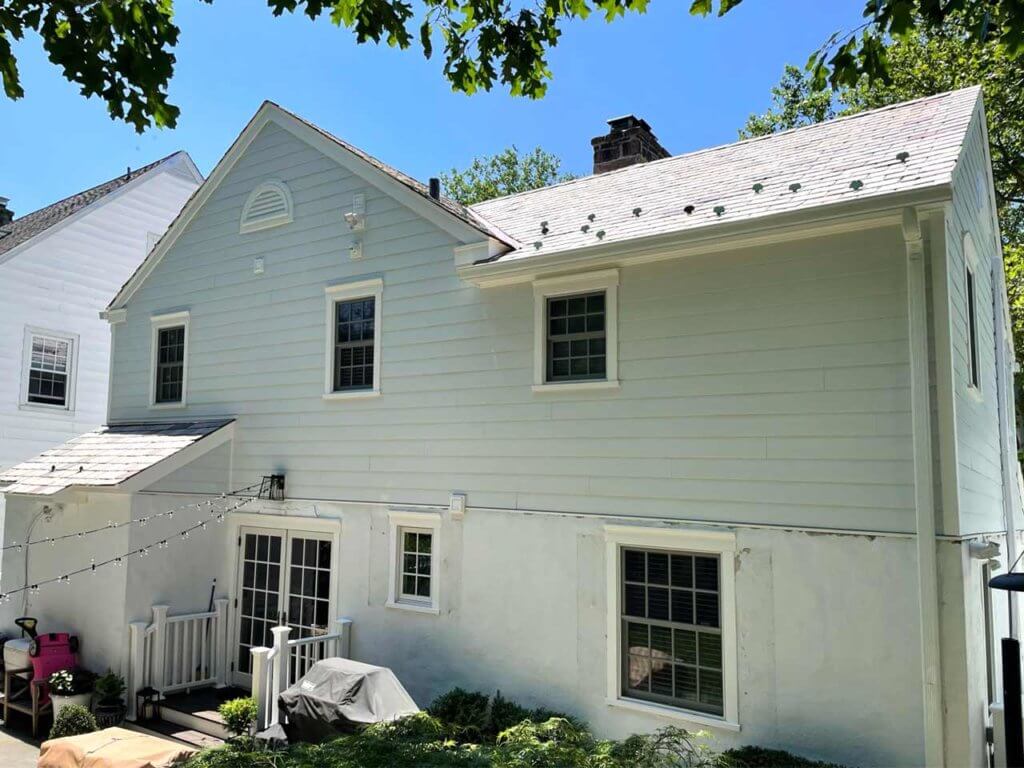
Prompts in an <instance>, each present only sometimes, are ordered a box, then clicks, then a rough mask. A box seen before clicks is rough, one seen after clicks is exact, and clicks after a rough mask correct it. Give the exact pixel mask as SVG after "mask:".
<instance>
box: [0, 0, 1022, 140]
mask: <svg viewBox="0 0 1024 768" xmlns="http://www.w3.org/2000/svg"><path fill="white" fill-rule="evenodd" d="M201 1H202V2H207V3H209V2H213V0H201ZM649 2H650V0H537V2H535V3H512V2H511V1H510V0H422V2H417V3H414V2H412V0H266V3H267V6H268V8H269V9H270V11H271V12H272V13H273V14H274V15H275V16H280V15H282V14H285V13H301V14H304V15H305V16H308V17H309V18H310V19H314V20H316V19H319V18H321V17H322V16H326V17H328V18H329V19H330V21H331V22H333V23H334V24H335V25H337V26H339V27H344V28H346V29H348V30H350V31H351V32H352V33H353V35H354V36H355V39H356V41H357V42H358V43H367V42H374V43H381V42H384V43H387V44H388V45H390V46H394V47H397V48H402V49H405V48H410V47H412V46H415V45H418V46H419V47H420V48H421V49H422V52H423V54H424V56H426V57H427V58H431V56H432V55H433V53H434V45H435V42H440V43H441V44H442V47H443V57H444V64H443V72H444V77H445V78H446V79H447V80H448V81H449V82H450V83H451V86H452V88H453V89H454V90H456V91H461V92H463V93H473V92H475V91H477V90H490V89H491V88H492V87H493V86H494V85H495V84H498V83H500V84H502V85H505V86H507V87H508V89H509V91H510V92H511V93H512V94H513V95H522V96H528V97H531V98H539V97H542V96H543V95H544V93H545V91H546V90H547V84H548V81H549V80H550V79H551V77H552V72H551V70H550V68H549V66H548V53H549V52H550V50H551V49H552V48H554V47H555V46H556V45H557V44H558V41H559V39H560V37H561V34H562V27H563V26H564V25H565V24H566V23H567V22H569V21H572V20H575V19H586V18H587V17H589V16H590V15H591V14H597V15H600V16H602V17H603V18H604V19H605V20H606V21H609V22H610V21H614V20H615V19H617V18H619V17H621V16H624V15H625V14H627V13H643V12H644V11H645V10H646V9H647V5H648V3H649ZM741 2H742V0H690V2H689V10H690V13H691V14H693V15H695V16H708V15H712V14H716V15H718V16H723V15H725V14H727V13H729V12H731V11H734V10H735V9H736V8H737V7H739V6H740V4H741ZM759 2H762V3H770V2H773V0H759ZM862 2H863V3H864V22H863V24H861V25H860V26H858V27H857V28H856V29H852V30H843V31H840V32H836V33H835V34H833V35H832V36H831V37H829V39H828V40H825V41H824V42H823V44H822V45H821V47H820V48H819V49H817V50H816V51H815V52H814V53H813V54H812V55H811V58H810V60H809V65H810V69H811V73H812V75H811V80H812V82H813V83H814V85H815V87H816V88H818V89H820V88H822V87H824V86H825V84H826V83H828V84H829V85H830V86H831V87H833V88H840V87H850V86H853V85H854V84H855V83H857V82H858V81H859V80H860V79H861V78H862V77H867V78H868V79H869V80H871V81H872V82H874V81H880V82H889V80H890V71H891V62H890V56H889V54H890V48H889V46H888V45H887V41H888V40H890V39H895V40H904V39H909V38H912V37H914V36H915V35H918V34H920V33H922V32H924V33H926V34H933V33H935V32H936V31H938V30H941V29H943V28H944V27H945V26H946V25H947V24H948V22H949V20H950V18H951V16H956V15H958V14H959V15H962V16H965V17H967V18H970V19H971V23H970V24H969V25H967V26H965V27H964V28H963V35H964V42H965V44H966V45H967V46H969V47H982V46H985V45H988V44H992V43H994V44H997V45H998V46H999V47H1000V49H1001V50H1002V51H1003V52H1004V55H1005V56H1008V57H1010V58H1014V59H1016V58H1017V57H1019V56H1021V55H1022V54H1024V3H1022V2H1021V0H862ZM749 4H750V0H748V5H749ZM792 21H793V23H799V19H793V20H792ZM30 31H31V32H35V33H37V34H38V36H39V38H40V39H41V42H42V46H43V49H44V50H45V51H46V53H47V54H48V56H49V57H50V60H51V61H52V62H53V63H54V64H56V65H57V66H58V67H60V68H61V69H62V70H63V73H64V76H65V77H66V78H67V79H68V80H69V81H71V82H72V83H75V84H77V85H79V86H80V88H81V92H82V94H83V95H85V96H97V97H99V98H101V99H103V100H104V101H105V102H106V103H107V108H108V111H109V112H110V115H111V116H112V117H114V118H117V119H121V120H125V121H127V122H128V123H130V124H131V125H133V126H135V128H136V130H138V131H142V130H144V129H145V128H146V127H148V126H149V125H151V124H156V125H158V126H171V127H173V126H174V124H175V122H176V120H177V117H178V108H177V107H175V106H173V105H172V104H170V103H169V102H168V101H167V86H168V84H169V83H170V79H171V76H172V74H173V72H174V63H175V57H174V53H173V50H174V47H175V45H176V44H177V42H178V35H179V30H178V27H177V26H176V25H175V24H174V0H90V1H89V2H82V3H74V2H68V0H4V1H3V2H0V79H2V81H3V86H4V92H5V93H6V94H7V96H8V97H9V98H12V99H17V98H20V97H21V96H22V95H23V93H24V91H23V89H22V86H21V80H20V76H19V71H18V62H17V58H16V57H15V55H14V52H13V48H12V45H11V43H12V41H18V40H22V39H23V38H24V37H25V34H26V32H30Z"/></svg>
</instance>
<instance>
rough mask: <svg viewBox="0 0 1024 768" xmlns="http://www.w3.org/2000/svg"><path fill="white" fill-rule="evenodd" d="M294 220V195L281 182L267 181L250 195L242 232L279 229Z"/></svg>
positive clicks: (243, 210) (244, 212) (241, 227)
mask: <svg viewBox="0 0 1024 768" xmlns="http://www.w3.org/2000/svg"><path fill="white" fill-rule="evenodd" d="M291 220H292V195H291V193H290V192H289V191H288V187H286V186H285V185H284V184H282V183H281V182H279V181H265V182H263V183H262V184H260V185H259V186H258V187H256V189H254V190H253V191H252V194H250V195H249V199H248V200H246V202H245V207H244V208H242V222H241V226H240V230H241V232H242V233H243V234H244V233H246V232H255V231H256V230H260V229H267V228H268V227H277V226H280V225H281V224H287V223H289V222H290V221H291Z"/></svg>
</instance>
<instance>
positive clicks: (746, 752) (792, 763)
mask: <svg viewBox="0 0 1024 768" xmlns="http://www.w3.org/2000/svg"><path fill="white" fill-rule="evenodd" d="M722 754H723V757H725V758H726V759H727V760H728V761H729V763H728V764H729V765H730V766H735V768H843V766H841V765H837V764H835V763H825V762H822V761H820V760H810V759H808V758H806V757H800V756H799V755H794V754H792V753H791V752H786V751H785V750H782V749H765V748H764V747H740V748H739V749H730V750H727V751H726V752H723V753H722Z"/></svg>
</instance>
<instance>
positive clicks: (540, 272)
mask: <svg viewBox="0 0 1024 768" xmlns="http://www.w3.org/2000/svg"><path fill="white" fill-rule="evenodd" d="M951 196H952V187H951V184H950V183H949V182H943V183H942V184H937V185H934V186H931V187H927V188H924V189H919V190H914V191H912V192H900V193H896V194H893V195H880V196H878V197H876V198H872V199H868V200H859V201H856V202H854V203H846V204H835V203H831V204H829V205H822V206H818V207H816V208H808V209H805V210H800V211H794V212H788V213H783V214H776V215H773V216H765V217H763V218H757V219H746V220H744V221H740V222H735V223H727V224H711V225H708V226H705V227H699V228H697V229H691V230H685V231H682V232H669V233H666V234H661V235H653V236H650V237H643V238H637V239H634V240H626V241H623V242H612V243H606V244H603V245H598V246H588V247H586V248H577V249H573V250H568V251H559V252H557V253H552V254H546V255H542V256H541V255H538V256H527V257H523V258H519V259H510V260H508V261H496V262H489V263H483V264H472V265H469V266H465V267H459V268H457V269H456V271H457V273H458V275H459V277H460V278H462V279H463V280H465V281H466V282H469V283H472V284H473V285H476V286H477V287H480V288H490V287H495V286H502V285H512V284H515V283H525V282H532V281H533V280H535V279H537V278H538V277H543V276H547V275H553V274H559V273H564V272H567V271H578V270H593V269H600V268H602V267H625V266H631V265H635V264H647V263H651V262H656V261H665V260H669V259H678V258H683V257H685V256H692V255H697V254H704V253H717V252H722V251H733V250H738V249H740V248H751V247H761V246H765V245H770V244H773V243H780V242H788V241H792V240H803V239H809V238H814V237H823V236H827V235H834V234H842V233H848V232H857V231H862V230H864V229H869V228H875V227H885V226H895V225H898V224H899V223H900V222H901V221H902V215H903V214H902V212H903V208H904V207H906V206H907V205H914V206H916V207H917V209H918V210H919V211H922V212H926V211H929V210H932V209H933V208H934V209H941V207H942V205H943V204H944V203H945V202H947V201H948V200H949V199H951Z"/></svg>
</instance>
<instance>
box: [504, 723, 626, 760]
mask: <svg viewBox="0 0 1024 768" xmlns="http://www.w3.org/2000/svg"><path fill="white" fill-rule="evenodd" d="M492 764H493V765H494V766H495V768H591V767H592V766H593V767H594V768H598V766H602V767H603V766H608V768H612V767H613V766H615V762H614V761H613V760H612V759H611V758H610V756H609V755H608V749H607V746H606V745H605V744H604V743H603V742H598V741H597V740H596V739H594V737H593V736H592V735H591V734H590V733H589V732H588V731H586V730H585V729H583V728H580V727H578V726H577V725H575V724H574V723H571V722H569V721H568V720H565V719H564V718H558V717H554V718H551V719H550V720H548V721H546V722H544V723H534V722H531V721H530V720H523V721H522V722H521V723H519V724H518V725H513V726H512V727H511V728H508V729H506V730H504V731H502V732H501V734H500V735H499V736H498V741H497V744H496V746H495V749H494V753H493V758H492Z"/></svg>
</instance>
